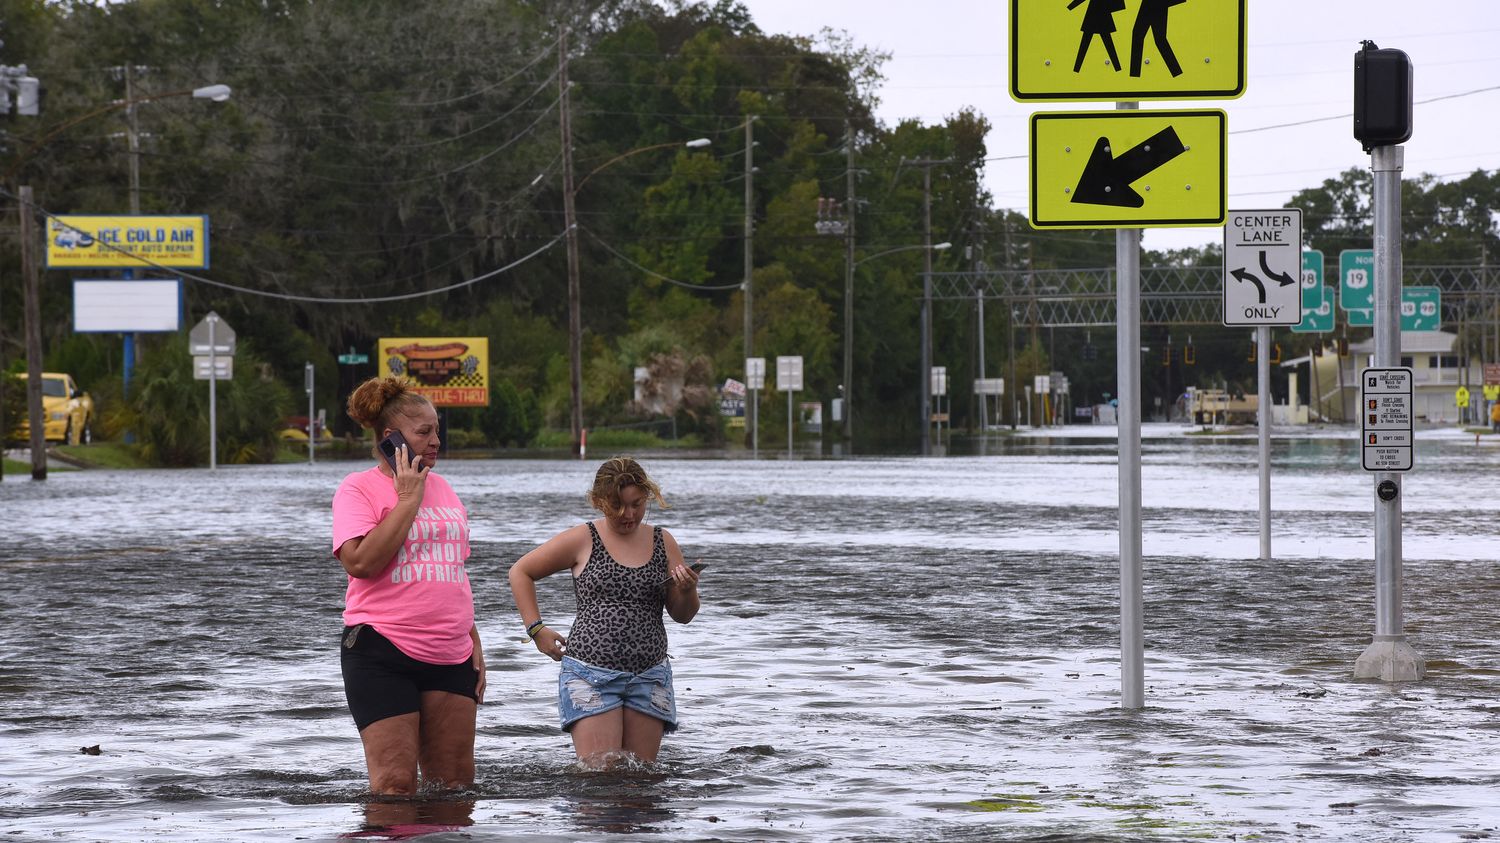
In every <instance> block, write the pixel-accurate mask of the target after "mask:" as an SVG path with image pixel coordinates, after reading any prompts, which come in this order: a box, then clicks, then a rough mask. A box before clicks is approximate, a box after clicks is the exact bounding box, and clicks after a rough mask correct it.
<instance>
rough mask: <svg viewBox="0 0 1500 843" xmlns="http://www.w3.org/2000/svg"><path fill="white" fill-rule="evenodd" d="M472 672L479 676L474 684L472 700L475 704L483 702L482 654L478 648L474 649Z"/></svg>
mask: <svg viewBox="0 0 1500 843" xmlns="http://www.w3.org/2000/svg"><path fill="white" fill-rule="evenodd" d="M472 661H473V663H474V671H475V672H476V673H478V674H479V681H478V682H476V683H474V698H475V701H476V702H481V703H482V702H484V687H485V676H486V674H485V669H484V652H483V651H482V650H480V649H479V648H478V647H475V648H474V658H473V660H472Z"/></svg>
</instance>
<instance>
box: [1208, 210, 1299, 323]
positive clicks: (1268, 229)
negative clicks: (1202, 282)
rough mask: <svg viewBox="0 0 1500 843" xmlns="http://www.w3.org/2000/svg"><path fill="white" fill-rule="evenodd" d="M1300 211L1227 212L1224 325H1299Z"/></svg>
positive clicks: (1225, 229)
mask: <svg viewBox="0 0 1500 843" xmlns="http://www.w3.org/2000/svg"><path fill="white" fill-rule="evenodd" d="M1301 278H1302V210H1301V209H1300V208H1276V209H1274V210H1266V211H1231V212H1230V213H1229V220H1228V222H1227V223H1225V225H1224V324H1225V325H1297V324H1300V323H1301V322H1302V284H1301Z"/></svg>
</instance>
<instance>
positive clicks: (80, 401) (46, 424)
mask: <svg viewBox="0 0 1500 843" xmlns="http://www.w3.org/2000/svg"><path fill="white" fill-rule="evenodd" d="M16 380H18V381H20V382H21V384H20V386H21V388H22V389H25V388H26V376H25V375H20V374H18V375H16ZM12 430H14V431H15V438H16V439H17V440H19V441H21V442H26V441H29V440H30V439H31V420H30V419H28V418H27V417H26V416H22V417H21V418H19V419H16V420H15V424H14V427H12ZM42 436H43V438H45V439H46V441H48V442H61V443H63V444H64V445H87V444H89V443H90V442H93V441H94V399H93V398H92V397H91V396H90V395H89V394H88V393H87V392H84V391H83V390H81V389H79V388H78V384H76V383H74V382H73V376H72V375H67V374H63V373H61V372H42Z"/></svg>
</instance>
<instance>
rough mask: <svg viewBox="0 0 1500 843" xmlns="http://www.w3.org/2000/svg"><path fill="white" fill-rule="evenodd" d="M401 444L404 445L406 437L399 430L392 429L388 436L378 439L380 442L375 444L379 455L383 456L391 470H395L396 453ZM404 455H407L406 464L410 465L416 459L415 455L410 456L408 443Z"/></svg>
mask: <svg viewBox="0 0 1500 843" xmlns="http://www.w3.org/2000/svg"><path fill="white" fill-rule="evenodd" d="M402 445H406V437H405V436H402V435H401V431H399V430H393V431H391V432H390V435H389V436H387V437H385V438H384V439H382V440H380V443H379V444H378V445H377V446H376V447H378V448H379V449H380V456H382V457H384V458H385V462H386V464H387V465H389V466H390V467H391V471H395V470H396V453H397V451H399V450H400V448H401V446H402ZM406 455H407V457H408V460H407V465H408V466H410V465H411V463H412V462H415V461H416V457H414V456H412V453H411V446H410V445H406Z"/></svg>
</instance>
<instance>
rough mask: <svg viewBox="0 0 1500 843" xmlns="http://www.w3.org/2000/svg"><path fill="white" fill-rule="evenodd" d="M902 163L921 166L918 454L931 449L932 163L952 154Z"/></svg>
mask: <svg viewBox="0 0 1500 843" xmlns="http://www.w3.org/2000/svg"><path fill="white" fill-rule="evenodd" d="M902 163H903V164H911V165H912V166H915V167H921V168H922V252H923V255H922V263H923V269H922V316H921V320H920V321H921V329H922V330H921V334H922V340H921V342H922V360H921V369H920V371H918V373H917V380H918V381H920V382H921V386H920V387H919V390H920V391H919V393H918V394H919V396H920V399H921V414H920V424H921V431H922V456H924V457H925V456H928V455H929V454H931V453H932V439H931V434H932V406H931V405H932V383H931V380H932V166H933V165H934V164H951V163H953V159H952V158H917V159H915V160H912V161H906V160H904V159H903V161H902Z"/></svg>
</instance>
